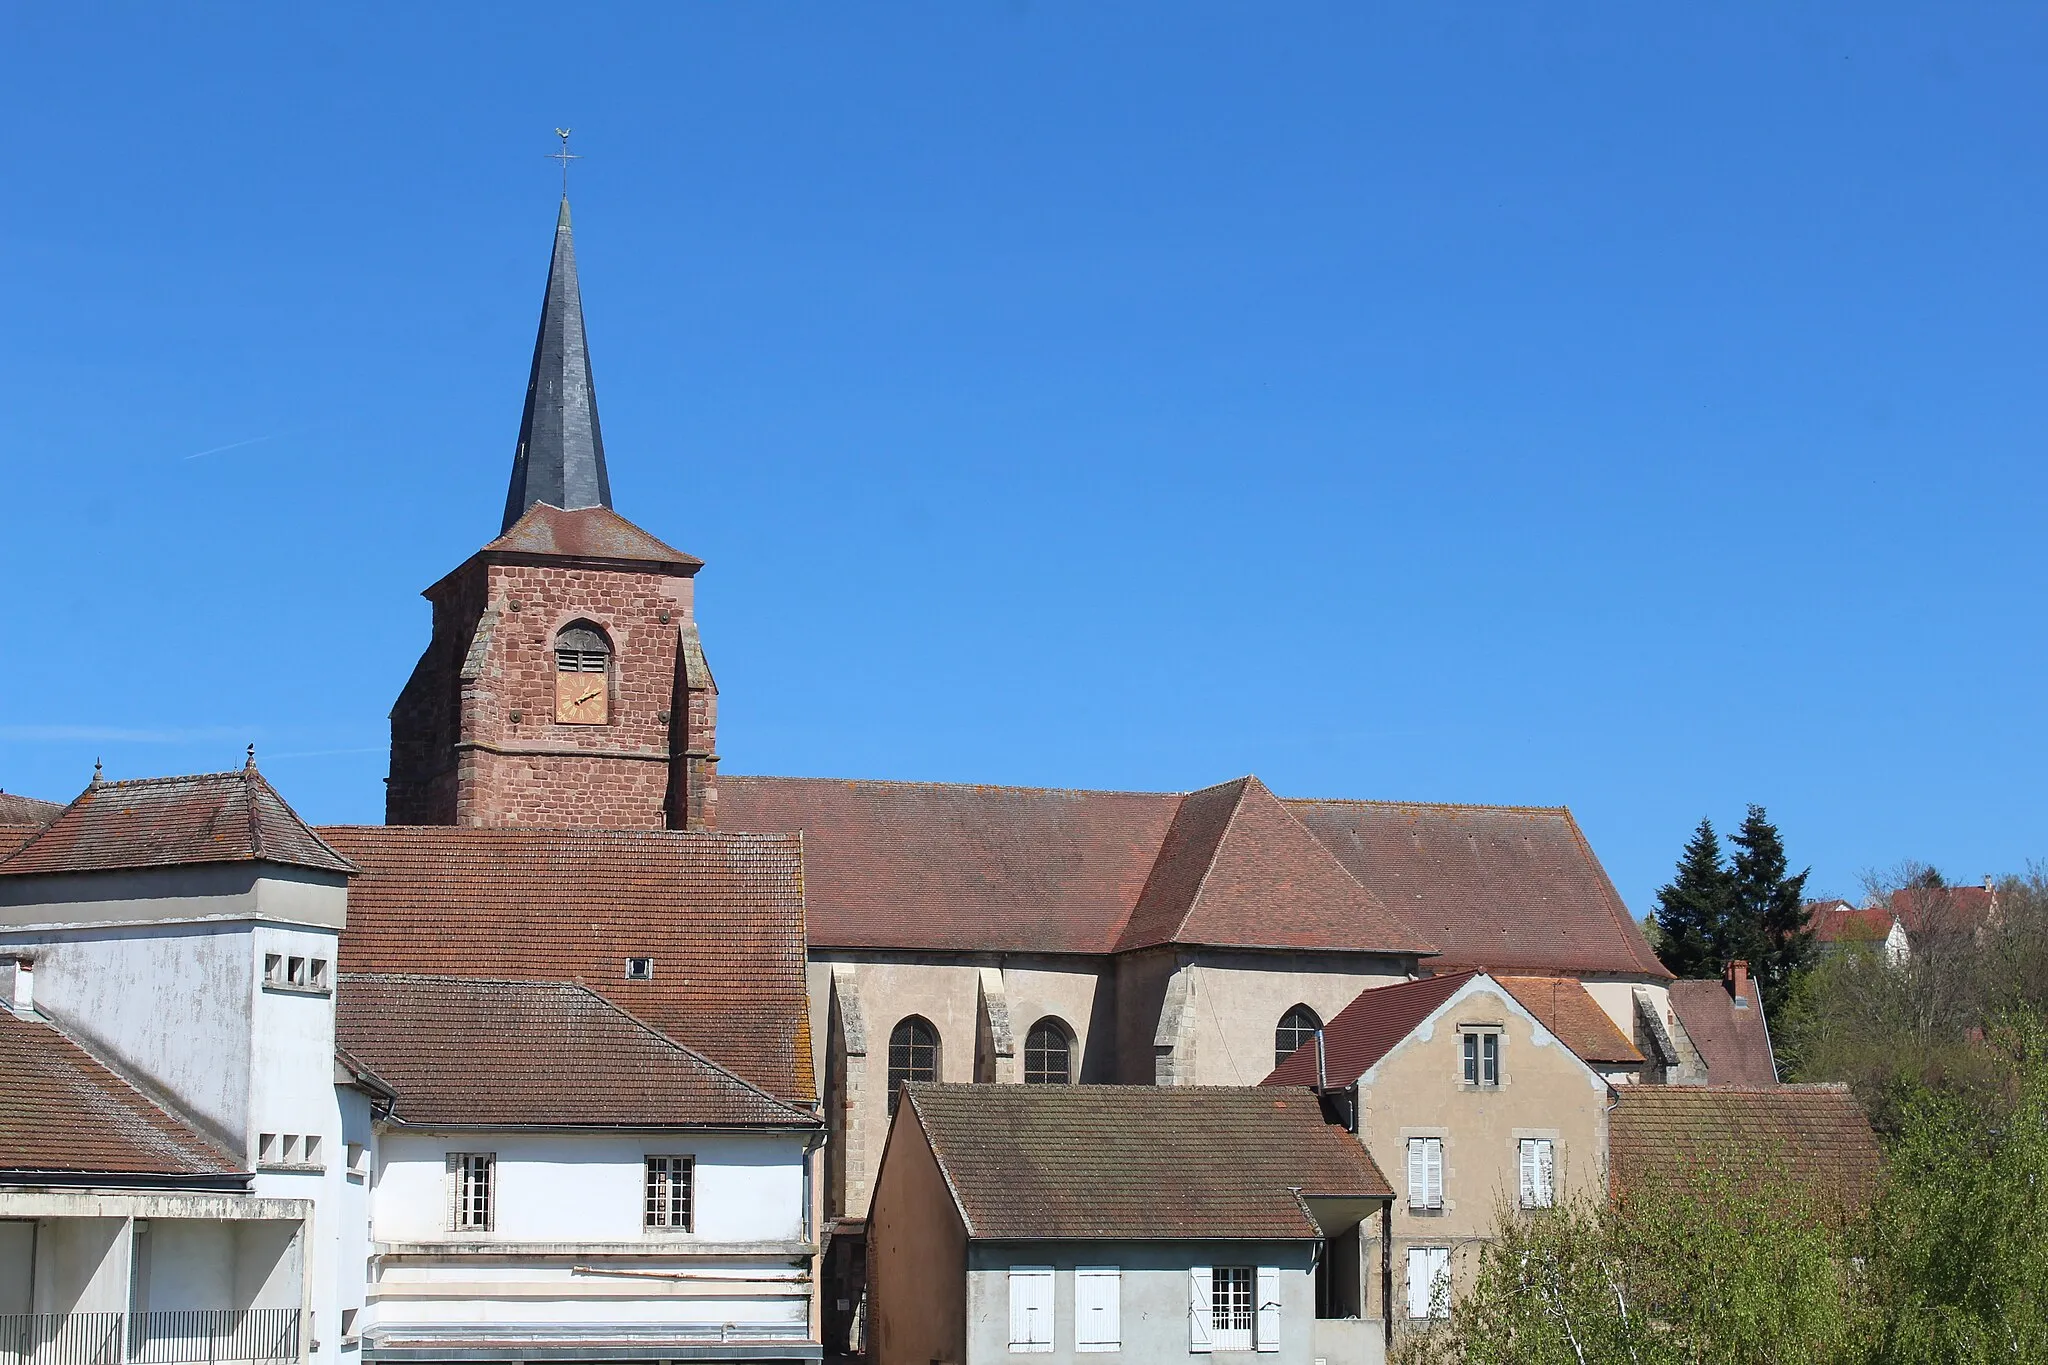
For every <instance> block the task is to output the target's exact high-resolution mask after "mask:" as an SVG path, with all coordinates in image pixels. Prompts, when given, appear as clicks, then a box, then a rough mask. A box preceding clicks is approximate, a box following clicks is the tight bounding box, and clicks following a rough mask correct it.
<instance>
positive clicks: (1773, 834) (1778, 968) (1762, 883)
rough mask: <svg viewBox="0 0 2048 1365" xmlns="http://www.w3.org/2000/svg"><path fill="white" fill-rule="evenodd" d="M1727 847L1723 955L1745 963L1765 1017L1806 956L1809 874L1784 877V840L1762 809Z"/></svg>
mask: <svg viewBox="0 0 2048 1365" xmlns="http://www.w3.org/2000/svg"><path fill="white" fill-rule="evenodd" d="M1729 842H1731V843H1733V844H1734V845H1735V867H1734V871H1733V873H1732V875H1731V876H1730V878H1729V901H1728V911H1729V913H1728V933H1727V936H1726V943H1725V948H1726V953H1727V956H1728V957H1731V958H1735V957H1740V958H1746V959H1748V961H1749V969H1750V974H1751V975H1752V976H1754V977H1755V978H1756V980H1757V986H1758V989H1759V990H1760V991H1761V992H1762V993H1763V999H1764V1009H1765V1010H1766V1011H1767V1012H1768V1011H1770V1010H1774V1009H1776V1008H1777V1007H1778V1006H1779V1005H1781V1004H1783V1003H1784V1001H1785V997H1786V995H1787V994H1788V993H1789V992H1790V991H1791V988H1792V978H1793V977H1794V976H1795V975H1796V974H1797V973H1798V971H1799V969H1800V968H1802V967H1804V966H1805V965H1806V962H1807V958H1808V957H1809V956H1810V955H1811V952H1812V940H1813V930H1812V929H1811V928H1809V927H1808V926H1807V923H1806V878H1807V875H1808V874H1809V873H1810V872H1811V871H1812V869H1811V868H1808V869H1807V871H1806V872H1801V873H1799V874H1798V875H1797V876H1787V875H1786V873H1785V867H1786V863H1785V841H1784V840H1783V839H1782V838H1780V837H1779V835H1778V827H1777V826H1776V825H1774V824H1772V823H1771V821H1770V818H1769V817H1768V816H1767V815H1765V814H1764V808H1763V807H1762V806H1756V805H1752V806H1751V807H1750V808H1749V813H1748V814H1747V815H1745V816H1744V817H1743V819H1742V828H1741V829H1739V830H1737V831H1736V833H1735V837H1734V838H1733V839H1732V840H1730V841H1729Z"/></svg>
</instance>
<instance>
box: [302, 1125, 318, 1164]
mask: <svg viewBox="0 0 2048 1365" xmlns="http://www.w3.org/2000/svg"><path fill="white" fill-rule="evenodd" d="M300 1160H302V1161H304V1162H305V1163H306V1164H307V1165H308V1166H318V1165H319V1164H320V1135H319V1134H317V1133H308V1134H307V1135H306V1150H305V1152H304V1154H303V1155H302V1156H301V1157H300Z"/></svg>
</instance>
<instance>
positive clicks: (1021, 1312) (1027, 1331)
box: [1010, 1265, 1059, 1355]
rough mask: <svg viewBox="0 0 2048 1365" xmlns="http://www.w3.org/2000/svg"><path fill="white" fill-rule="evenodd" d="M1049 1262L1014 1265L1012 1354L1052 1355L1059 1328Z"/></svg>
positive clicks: (1011, 1287)
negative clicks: (1046, 1263)
mask: <svg viewBox="0 0 2048 1365" xmlns="http://www.w3.org/2000/svg"><path fill="white" fill-rule="evenodd" d="M1053 1302H1054V1300H1053V1275H1052V1267H1051V1266H1049V1265H1013V1266H1011V1267H1010V1354H1012V1355H1049V1354H1051V1352H1052V1347H1053V1341H1054V1339H1055V1337H1056V1336H1057V1334H1058V1332H1059V1321H1058V1318H1059V1314H1058V1311H1057V1310H1056V1309H1055V1308H1054V1306H1053Z"/></svg>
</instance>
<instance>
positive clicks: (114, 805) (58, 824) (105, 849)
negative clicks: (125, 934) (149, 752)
mask: <svg viewBox="0 0 2048 1365" xmlns="http://www.w3.org/2000/svg"><path fill="white" fill-rule="evenodd" d="M251 862H264V863H277V864H280V865H283V866H286V867H309V868H313V869H316V870H318V871H322V872H341V873H348V872H353V871H355V867H354V865H353V864H351V863H350V862H349V861H348V859H346V858H344V857H342V856H341V855H340V854H339V853H336V852H335V851H334V850H333V849H332V848H330V847H329V846H328V845H327V844H326V843H325V842H324V841H323V840H322V839H321V838H320V837H319V836H318V835H316V834H315V833H313V831H312V830H311V829H310V828H308V827H307V825H306V823H305V821H303V820H301V819H299V817H298V814H297V812H295V811H293V810H292V808H291V807H290V806H288V805H286V804H285V800H284V798H283V797H281V796H279V795H278V794H277V790H276V788H274V787H272V786H271V785H270V783H269V782H267V781H265V780H264V777H263V774H262V773H259V772H257V771H256V769H255V768H254V767H253V766H251V767H246V768H240V769H237V770H236V771H234V772H227V773H198V774H195V775H192V776H189V777H144V778H138V779H135V780H133V781H128V782H95V783H93V784H92V785H91V786H88V787H87V788H86V789H85V790H84V791H82V792H80V793H79V794H78V796H77V798H76V799H75V800H73V801H72V803H71V804H70V805H68V806H66V807H65V808H64V809H63V811H62V812H61V813H60V814H59V815H58V816H57V818H56V819H54V820H52V821H51V822H50V823H49V824H47V825H45V826H44V827H43V828H42V829H41V830H39V831H37V833H36V834H35V835H34V837H32V838H31V839H29V841H28V842H27V843H26V844H24V845H23V846H22V847H21V848H20V849H19V850H18V851H16V852H15V853H14V854H13V855H11V856H10V857H8V858H7V860H6V861H4V862H0V875H12V876H29V875H33V874H37V873H48V872H108V871H118V870H124V869H132V868H148V867H178V866H184V865H187V864H194V863H251Z"/></svg>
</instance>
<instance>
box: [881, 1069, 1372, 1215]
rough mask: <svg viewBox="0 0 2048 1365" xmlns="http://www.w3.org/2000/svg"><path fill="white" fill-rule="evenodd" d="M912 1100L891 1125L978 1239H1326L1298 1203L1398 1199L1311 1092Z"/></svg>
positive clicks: (1135, 1090) (1164, 1090) (966, 1090)
mask: <svg viewBox="0 0 2048 1365" xmlns="http://www.w3.org/2000/svg"><path fill="white" fill-rule="evenodd" d="M906 1093H907V1095H908V1100H909V1102H908V1103H907V1104H906V1105H905V1106H904V1108H903V1111H902V1112H901V1113H900V1114H899V1115H898V1118H897V1125H898V1127H899V1128H903V1127H907V1126H908V1125H909V1124H910V1123H913V1122H914V1123H916V1124H917V1125H918V1126H919V1127H920V1128H921V1129H922V1131H923V1134H924V1137H925V1140H926V1141H927V1142H929V1143H930V1145H931V1149H932V1154H933V1155H934V1156H935V1157H936V1158H937V1160H938V1163H939V1168H940V1170H941V1172H942V1173H943V1174H944V1175H945V1178H946V1183H947V1185H948V1187H949V1188H950V1189H951V1190H952V1193H953V1199H954V1203H955V1207H956V1208H958V1210H959V1212H960V1218H961V1222H962V1223H963V1224H964V1225H965V1226H966V1229H967V1234H968V1236H970V1237H975V1238H983V1239H988V1240H1000V1241H1018V1240H1033V1239H1060V1240H1069V1239H1140V1240H1161V1239H1174V1238H1281V1239H1295V1238H1313V1237H1320V1236H1321V1235H1322V1233H1321V1230H1320V1229H1319V1228H1318V1227H1317V1226H1316V1223H1315V1221H1314V1220H1313V1219H1311V1218H1310V1217H1309V1215H1308V1212H1307V1210H1306V1209H1304V1208H1303V1206H1302V1203H1301V1199H1299V1198H1297V1197H1296V1195H1295V1193H1294V1191H1295V1190H1297V1189H1298V1190H1299V1191H1300V1193H1301V1195H1303V1196H1306V1197H1311V1198H1313V1197H1317V1196H1327V1197H1335V1198H1360V1199H1386V1198H1390V1197H1391V1196H1392V1194H1393V1190H1392V1189H1391V1187H1389V1186H1388V1184H1387V1179H1386V1177H1385V1176H1384V1175H1382V1174H1381V1173H1380V1169H1379V1167H1378V1166H1376V1165H1374V1164H1373V1159H1372V1156H1371V1154H1370V1153H1368V1152H1367V1151H1366V1150H1365V1144H1363V1143H1361V1142H1360V1141H1358V1139H1357V1138H1355V1137H1353V1136H1351V1135H1350V1134H1349V1133H1346V1132H1345V1131H1344V1130H1343V1129H1342V1128H1339V1127H1335V1126H1332V1125H1331V1124H1328V1123H1325V1122H1324V1121H1323V1116H1322V1110H1321V1107H1320V1105H1319V1104H1318V1103H1317V1101H1316V1097H1315V1096H1314V1095H1312V1094H1310V1093H1309V1092H1308V1091H1306V1090H1272V1089H1267V1090H1249V1089H1242V1088H1220V1087H1207V1086H1144V1085H1132V1086H1121V1085H941V1084H933V1083H923V1084H912V1085H910V1086H908V1087H907V1088H906ZM894 1141H895V1136H894V1134H893V1133H892V1136H891V1145H892V1146H893V1145H894ZM884 1160H885V1161H886V1160H887V1157H886V1155H885V1157H884Z"/></svg>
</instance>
